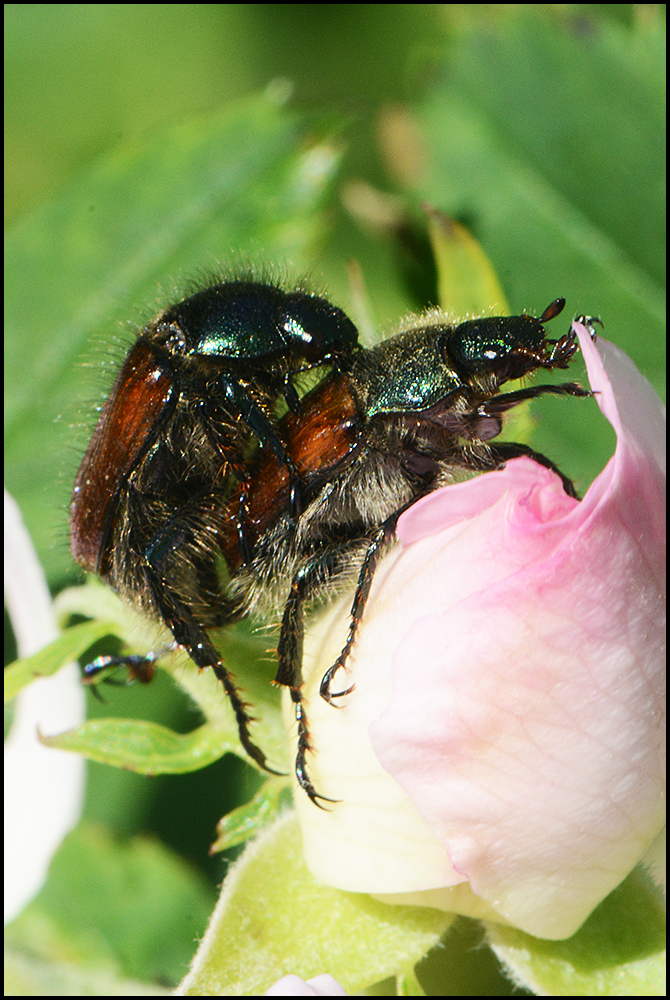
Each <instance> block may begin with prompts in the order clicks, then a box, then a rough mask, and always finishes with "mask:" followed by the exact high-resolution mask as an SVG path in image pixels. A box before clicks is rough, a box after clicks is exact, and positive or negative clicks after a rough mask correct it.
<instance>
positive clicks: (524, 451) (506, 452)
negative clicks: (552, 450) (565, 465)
mask: <svg viewBox="0 0 670 1000" xmlns="http://www.w3.org/2000/svg"><path fill="white" fill-rule="evenodd" d="M490 447H491V454H492V456H493V458H494V460H495V461H497V462H498V468H502V467H503V466H504V465H505V463H506V462H509V460H510V459H512V458H519V456H520V455H525V456H527V458H532V459H533V461H534V462H537V463H538V465H543V466H544V468H545V469H551V471H552V472H555V473H556V475H557V476H558V478H559V479H560V480H561V482H562V483H563V489H564V490H565V492H566V493H567V494H568V496H569V497H573V498H574V499H575V500H579V494H578V493H577V490H576V489H575V484H574V483H573V481H572V480H571V479H570V477H569V476H566V475H565V474H564V473H563V472H561V470H560V469H559V468H558V466H557V465H555V464H554V462H552V461H551V459H550V458H547V457H546V455H543V454H542V452H540V451H534V449H533V448H530V447H529V446H528V445H527V444H516V443H515V442H513V441H501V442H500V443H499V444H495V445H491V446H490Z"/></svg>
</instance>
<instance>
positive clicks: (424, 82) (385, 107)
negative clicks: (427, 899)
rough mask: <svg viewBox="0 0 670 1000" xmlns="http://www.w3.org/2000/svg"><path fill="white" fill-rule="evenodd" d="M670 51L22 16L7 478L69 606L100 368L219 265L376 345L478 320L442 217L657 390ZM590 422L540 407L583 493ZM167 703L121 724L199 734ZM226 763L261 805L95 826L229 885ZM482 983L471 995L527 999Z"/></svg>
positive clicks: (491, 30) (454, 29)
mask: <svg viewBox="0 0 670 1000" xmlns="http://www.w3.org/2000/svg"><path fill="white" fill-rule="evenodd" d="M664 52H665V49H664V5H654V4H645V5H630V4H602V5H599V4H560V5H558V4H557V5H550V4H547V5H540V4H524V5H504V4H491V5H489V4H7V5H5V57H6V67H5V74H6V76H5V83H6V102H5V167H6V202H5V222H6V338H5V413H6V422H5V445H6V483H7V486H8V488H9V489H10V490H11V491H12V493H13V494H14V495H15V497H16V499H17V500H18V501H19V503H20V504H21V507H22V510H23V512H24V516H25V518H26V521H27V524H28V526H29V528H30V530H31V533H32V535H33V538H34V540H35V542H36V545H37V547H38V551H39V553H40V556H41V558H42V559H43V562H44V564H45V566H46V569H47V572H48V576H49V581H50V583H51V585H52V586H53V588H54V590H57V589H59V588H60V587H62V586H63V585H64V584H66V583H71V582H74V581H75V580H77V579H78V578H79V574H78V573H77V570H76V567H75V566H74V564H73V563H72V560H71V557H70V555H69V551H68V545H67V504H68V501H69V492H70V489H71V483H72V479H73V476H74V473H75V471H76V468H77V464H78V461H79V460H80V457H81V455H82V453H83V449H84V448H85V446H86V442H87V438H88V435H89V434H90V429H91V426H92V423H93V422H94V419H95V412H94V409H95V406H97V405H99V402H100V400H101V398H102V394H103V393H104V392H105V391H106V390H107V389H108V387H109V383H110V378H111V377H112V376H110V373H109V368H110V364H111V365H112V366H113V364H114V363H115V362H118V359H119V358H120V357H122V356H123V349H124V346H125V345H127V344H128V343H129V342H130V340H131V339H132V335H133V333H132V331H133V329H135V328H136V327H137V325H138V324H140V323H142V322H143V321H144V320H146V318H147V317H148V316H150V315H151V314H152V312H153V311H155V309H156V308H157V306H158V305H159V304H161V303H163V302H165V299H166V297H167V298H169V296H170V295H171V294H173V293H174V289H175V288H179V287H183V286H184V283H185V282H187V281H188V280H189V279H191V278H193V277H194V276H197V274H198V273H201V272H202V271H203V270H204V271H207V270H210V271H211V270H217V269H219V268H225V267H226V266H231V264H232V266H240V264H243V265H246V264H248V263H251V264H253V265H254V266H257V267H261V268H271V269H273V273H281V274H285V275H287V276H288V277H293V278H294V279H295V278H296V277H300V276H302V275H305V274H306V275H308V276H309V278H310V280H311V282H312V283H313V285H314V286H315V287H316V288H317V289H320V290H323V291H325V292H326V293H327V294H328V295H329V296H330V297H331V298H332V299H333V301H335V302H336V303H337V304H338V305H340V306H341V307H343V308H344V309H345V310H346V311H347V312H349V313H350V314H351V315H352V318H354V319H355V320H356V321H357V322H358V323H359V324H360V325H361V327H362V329H363V330H364V336H365V337H366V339H368V340H370V339H372V338H373V337H375V336H378V335H379V331H387V330H389V329H390V328H392V327H393V325H394V324H395V323H396V322H397V320H398V319H399V318H400V317H401V316H402V315H403V314H404V313H407V312H408V311H409V310H420V309H421V308H423V307H424V306H425V305H428V304H435V303H437V302H438V301H439V300H440V299H441V304H442V305H443V306H445V307H449V306H450V305H454V306H460V303H461V301H462V300H463V299H464V298H465V299H466V300H467V295H464V293H463V290H462V289H460V288H453V289H449V288H447V289H444V288H438V284H437V277H436V269H435V263H434V260H433V257H432V252H431V248H430V244H429V236H428V228H427V222H426V216H425V214H424V210H423V208H422V206H423V205H424V203H428V204H429V205H431V206H433V207H434V208H437V209H439V210H441V211H443V212H445V213H448V214H449V215H451V216H452V217H454V218H456V219H458V220H459V221H460V222H462V223H464V224H465V225H466V226H467V227H468V228H469V229H470V230H471V232H472V233H473V234H474V235H475V237H476V238H477V239H478V240H479V241H480V243H481V245H482V247H483V249H484V251H485V252H486V254H487V255H488V257H489V258H490V260H491V262H492V263H493V266H494V267H495V269H496V270H497V272H498V275H499V277H500V280H501V283H502V286H503V288H504V291H505V295H506V298H507V301H508V303H509V306H510V308H511V310H512V311H513V312H520V311H522V310H524V309H527V310H528V311H531V312H534V313H535V314H536V315H537V314H539V313H540V312H541V311H542V310H543V309H544V308H545V306H546V305H547V304H548V303H549V302H550V301H551V300H553V299H554V298H556V297H557V296H559V295H563V296H565V297H566V299H567V308H566V314H565V317H561V319H560V320H557V321H555V324H554V327H553V328H552V332H553V330H554V329H556V330H557V331H558V333H559V335H560V333H562V332H564V330H565V329H567V324H568V318H567V317H568V313H569V314H574V313H581V312H586V313H590V314H599V315H601V316H602V318H603V320H604V322H605V336H607V337H608V338H610V339H612V340H614V341H615V342H616V343H618V344H619V345H620V346H622V347H623V348H624V349H625V350H626V351H628V353H629V354H630V355H631V356H632V357H633V359H634V360H635V361H636V363H637V364H638V366H639V367H640V369H641V370H642V371H643V373H644V374H645V375H646V376H647V377H648V378H650V379H651V380H652V382H653V383H654V385H655V386H656V387H657V389H659V391H662V385H663V373H664V357H665V332H664V318H665V311H664V310H665V307H664V246H665V232H664V210H665V206H664V165H665V133H664V127H665V125H664V122H665V118H664ZM352 261H354V262H356V265H355V267H353V268H352V266H351V262H352ZM352 276H353V277H352ZM361 276H362V277H361ZM491 304H492V303H487V304H486V306H488V305H491ZM576 376H577V377H580V371H579V365H577V366H576ZM589 405H590V404H588V403H585V404H584V406H583V407H582V405H581V404H576V402H575V401H574V400H555V399H554V400H546V399H545V400H541V401H538V403H537V406H534V407H533V413H534V414H536V415H537V416H538V421H539V425H538V429H537V434H536V435H535V436H534V438H533V444H534V446H535V447H537V448H539V449H540V450H542V451H545V452H546V453H548V454H549V455H551V457H552V458H553V459H555V460H556V461H557V462H558V464H559V465H560V466H561V467H562V468H565V470H566V471H567V472H568V473H569V474H571V475H572V476H574V477H575V478H576V480H577V482H578V485H579V486H580V487H581V489H582V490H583V489H585V488H586V487H587V486H588V483H589V482H590V481H591V480H592V479H593V477H594V476H595V475H597V473H598V471H599V469H600V468H602V466H603V464H604V462H605V461H606V460H607V458H608V456H609V454H610V453H611V446H612V438H611V435H610V434H609V431H608V429H607V427H605V426H604V422H602V421H599V419H598V417H597V411H596V410H595V404H593V406H592V409H585V407H588V406H589ZM585 414H588V416H585ZM587 421H588V422H587ZM585 428H588V430H586V429H585ZM164 687H165V688H169V685H168V684H167V683H165V685H164ZM170 695H171V691H168V692H167V694H165V699H167V702H168V704H169V705H170V707H169V708H166V707H165V701H164V697H163V695H162V694H161V692H160V686H152V688H151V689H149V690H146V691H138V690H133V691H131V692H121V693H120V694H119V695H118V698H120V699H121V702H120V704H119V709H118V711H119V713H120V714H124V715H128V714H134V713H135V712H137V713H138V714H139V715H141V716H143V717H148V716H152V717H155V718H158V719H160V720H162V721H166V719H167V718H169V719H170V721H171V723H172V724H173V725H178V724H179V722H178V721H177V722H175V718H177V719H178V720H179V719H180V720H181V722H182V724H183V725H185V726H186V727H187V728H188V727H189V726H190V725H192V724H193V720H192V719H190V718H189V717H188V713H187V712H186V711H185V710H183V709H176V708H174V706H172V703H171V702H170V701H169V699H170ZM110 702H112V707H114V705H115V700H113V699H112V696H111V695H110ZM180 711H181V713H182V714H181V715H179V712H180ZM230 768H232V770H233V771H234V772H236V775H237V776H239V778H240V781H241V782H242V784H244V781H245V778H244V774H245V773H247V769H246V768H245V766H244V765H243V764H242V763H241V762H239V761H237V760H236V759H233V760H232V761H231V760H229V761H228V763H225V765H224V764H222V766H221V768H218V765H217V766H215V767H213V768H209V769H207V771H206V772H199V773H198V774H196V775H194V776H188V779H187V778H175V779H160V781H159V780H158V779H156V780H155V781H154V782H151V783H150V782H147V781H146V779H143V778H137V777H136V776H133V775H127V774H120V773H116V772H111V769H102V768H100V767H99V766H98V767H96V766H93V767H92V769H91V774H92V781H91V786H90V792H89V800H88V804H87V809H88V815H90V816H94V817H96V818H98V819H101V820H103V821H104V822H105V823H106V824H108V825H109V826H110V827H111V828H113V829H115V830H117V831H119V832H123V833H126V834H129V833H134V832H136V831H137V830H139V829H146V828H152V829H154V830H156V831H158V832H159V835H160V836H161V837H162V838H163V839H164V841H165V842H167V843H169V844H170V845H171V846H172V847H174V848H175V849H176V850H178V851H179V852H180V853H181V854H182V855H185V856H186V857H188V858H189V859H190V860H191V861H192V862H194V863H195V864H196V865H198V867H200V868H202V869H204V870H205V871H207V874H208V875H209V877H210V878H212V879H214V880H215V879H216V877H217V874H220V871H221V868H220V862H219V861H218V860H215V861H214V862H209V861H208V860H207V859H206V856H205V855H206V846H207V843H208V842H209V841H210V840H211V839H212V831H213V825H214V823H215V821H216V819H217V818H218V816H219V815H220V814H221V813H222V812H223V811H224V803H223V802H222V801H221V797H220V790H221V788H223V787H224V786H225V787H228V786H230V785H231V784H233V783H234V781H235V780H236V775H231V773H230ZM103 771H104V776H103V775H102V773H101V772H103ZM96 774H97V775H98V777H97V778H96V777H95V775H96ZM213 788H214V789H216V788H218V789H219V792H218V794H217V793H213V792H212V789H213ZM240 794H243V792H241V793H240ZM174 801H179V802H180V803H182V804H183V808H182V809H181V811H182V819H183V822H182V824H181V825H180V826H179V828H178V829H177V828H175V827H174V825H173V821H174V809H173V808H172V807H171V805H170V803H172V802H174ZM468 947H469V945H468ZM487 974H488V973H487ZM492 982H493V985H490V986H489V987H486V985H485V984H484V982H483V981H482V982H477V983H475V984H473V990H474V991H475V992H480V993H482V994H487V993H489V994H491V995H501V994H503V995H504V993H505V992H506V991H508V992H513V988H512V987H511V986H510V987H509V989H508V987H507V986H506V985H504V984H503V983H502V981H498V980H495V979H494V980H493V981H492ZM456 992H459V993H461V992H464V987H463V986H462V985H461V986H459V988H458V990H457V991H456ZM380 995H381V994H380Z"/></svg>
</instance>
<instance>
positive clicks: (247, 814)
mask: <svg viewBox="0 0 670 1000" xmlns="http://www.w3.org/2000/svg"><path fill="white" fill-rule="evenodd" d="M286 787H287V782H286V781H278V780H277V779H276V778H268V780H267V781H264V782H263V784H262V785H261V787H260V788H259V789H258V791H257V792H256V794H255V795H254V797H253V799H251V801H250V802H247V803H246V804H245V805H243V806H239V807H238V808H237V809H233V810H232V812H229V813H228V814H227V815H226V816H224V817H223V819H221V820H220V821H219V823H218V825H217V828H216V840H215V841H214V843H213V844H212V846H211V847H210V849H209V852H210V854H216V853H218V852H219V851H227V850H229V849H230V848H231V847H237V845H238V844H243V843H244V841H245V840H249V838H250V837H253V836H255V835H256V834H258V833H260V831H261V830H262V829H263V827H265V826H267V825H268V823H269V822H270V821H271V820H272V819H274V818H275V816H276V815H277V813H278V811H279V800H280V797H281V794H282V792H283V791H284V789H285V788H286Z"/></svg>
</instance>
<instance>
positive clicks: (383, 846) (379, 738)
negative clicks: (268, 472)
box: [296, 323, 665, 938]
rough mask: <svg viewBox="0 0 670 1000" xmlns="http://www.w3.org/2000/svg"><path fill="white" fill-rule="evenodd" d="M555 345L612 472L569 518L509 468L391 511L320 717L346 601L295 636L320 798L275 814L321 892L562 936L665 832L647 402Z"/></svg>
mask: <svg viewBox="0 0 670 1000" xmlns="http://www.w3.org/2000/svg"><path fill="white" fill-rule="evenodd" d="M575 329H576V331H577V333H578V334H579V339H580V344H581V347H582V352H583V355H584V358H585V360H586V364H587V367H588V372H589V378H590V381H591V386H592V388H593V389H594V390H596V392H597V394H598V395H597V396H596V399H597V401H598V404H599V406H600V409H601V410H602V412H603V414H604V415H605V416H606V417H607V419H608V420H609V421H610V423H611V424H612V426H613V427H614V429H615V431H616V433H617V447H616V451H615V454H614V456H613V457H612V459H611V460H610V462H609V463H608V465H607V467H606V468H605V469H604V470H603V472H602V473H601V474H600V476H599V477H598V478H597V479H596V481H595V482H594V483H593V484H592V486H591V487H590V489H589V490H588V493H587V494H586V496H585V497H584V499H583V500H582V501H581V502H580V501H577V500H574V499H572V498H571V497H569V496H567V494H566V493H565V492H564V490H563V487H562V484H561V481H560V479H559V478H558V477H557V476H556V475H554V474H553V473H552V472H551V471H549V470H547V469H545V468H544V467H542V466H540V465H538V464H536V463H535V462H533V461H531V460H530V459H527V458H519V459H515V460H513V461H510V462H509V463H508V464H507V466H506V467H505V468H504V469H502V470H500V471H498V472H492V473H488V474H486V475H482V476H479V477H477V478H475V479H472V480H470V481H468V482H465V483H460V484H457V485H453V486H448V487H446V488H445V489H442V490H440V491H437V492H435V493H433V494H431V495H430V496H428V497H426V498H424V499H423V500H421V501H419V502H418V503H417V504H415V505H414V506H413V507H412V508H410V510H408V511H407V513H405V514H404V515H403V517H402V518H401V519H400V522H399V525H398V538H399V540H400V543H401V544H400V545H398V546H396V548H395V549H394V550H393V551H392V552H391V553H390V555H389V557H388V558H387V559H386V560H385V561H384V563H383V564H382V565H381V567H380V569H379V571H378V572H377V574H376V575H375V579H374V584H373V590H372V594H371V597H370V600H369V602H368V605H367V607H366V609H365V615H364V619H363V624H362V626H361V628H360V630H359V632H358V635H357V640H356V644H355V647H354V650H353V652H352V655H351V657H350V659H349V661H348V664H347V666H348V668H349V669H348V672H347V673H346V674H345V673H344V672H340V673H339V674H338V675H337V676H336V678H335V681H334V683H333V684H332V686H331V690H332V691H334V692H336V691H338V690H344V689H346V688H348V687H349V686H350V685H351V684H354V685H355V690H354V691H353V692H352V693H351V694H349V695H347V696H346V697H344V698H342V699H339V701H338V702H337V704H339V705H341V706H342V707H341V708H340V709H339V710H337V709H335V708H334V707H333V706H331V705H328V704H326V703H325V702H324V701H323V699H321V698H320V697H319V696H318V685H319V681H320V679H321V676H322V674H323V673H324V672H325V670H326V669H327V667H328V666H329V665H330V663H333V662H334V661H335V660H336V658H337V655H338V653H339V650H340V648H341V645H342V635H343V633H342V617H343V615H346V610H347V606H346V603H345V605H344V606H340V607H339V608H338V609H336V611H335V612H331V613H330V614H329V615H328V616H327V617H326V618H325V619H324V620H322V621H321V622H319V623H315V624H314V626H313V628H312V629H311V632H312V633H313V636H312V641H311V645H309V646H308V647H307V652H308V654H309V655H310V656H311V657H313V658H314V660H315V663H314V666H313V674H312V675H311V676H310V679H309V681H308V684H307V694H308V698H309V703H308V708H307V713H308V718H309V719H310V724H311V730H312V737H313V744H314V748H315V753H314V754H313V755H310V774H311V777H312V779H313V781H314V785H315V787H316V788H317V789H318V790H319V792H320V793H322V794H323V795H327V796H329V797H331V798H333V799H335V800H339V801H338V802H336V803H334V804H332V805H329V804H328V803H325V804H326V805H327V806H328V810H329V811H325V810H320V809H316V808H314V805H313V804H312V803H310V802H309V801H308V800H307V798H306V796H304V795H299V796H298V797H297V800H296V801H297V805H298V809H299V811H300V815H301V821H302V826H303V835H304V842H305V855H306V859H307V863H308V864H309V866H310V868H311V870H312V871H313V872H314V874H315V875H316V876H317V877H318V878H320V879H321V880H322V881H324V882H327V883H329V884H331V885H335V886H338V887H340V888H342V889H347V890H351V891H358V892H368V893H374V894H377V895H381V896H382V897H386V898H389V899H390V900H392V901H393V902H402V901H406V902H408V903H413V904H421V903H422V902H423V903H424V904H425V905H432V906H438V907H441V908H443V909H445V910H452V911H454V912H460V913H465V914H469V915H474V916H484V917H487V918H489V919H493V920H497V921H499V922H503V923H505V922H506V923H511V924H513V925H515V926H517V927H520V928H521V929H523V930H525V931H527V932H528V933H531V934H534V935H536V936H539V937H547V938H564V937H569V936H570V935H572V934H573V933H574V932H575V931H576V930H577V929H578V928H579V927H580V925H581V924H582V923H583V921H584V920H585V919H586V918H587V917H588V916H589V914H590V913H591V911H592V910H593V909H594V908H595V907H596V906H597V905H598V903H600V902H601V900H603V899H604V898H605V897H606V896H607V895H608V894H609V893H610V892H611V891H612V890H613V889H614V888H615V887H616V886H617V885H618V884H619V883H620V882H621V881H622V880H623V879H624V878H625V877H626V876H627V875H628V873H629V872H630V871H631V870H632V869H633V868H634V867H635V865H636V864H637V863H638V862H639V861H640V859H641V858H643V856H644V855H645V852H646V851H647V850H648V849H649V847H650V845H651V844H652V842H653V841H654V839H655V838H656V836H657V835H658V833H659V832H660V830H661V829H662V827H663V825H664V822H665V813H664V801H663V789H664V779H665V760H664V749H665V737H664V677H665V659H664V636H665V573H664V556H665V519H664V457H665V439H664V424H663V420H662V406H661V404H660V401H659V400H658V397H657V396H656V395H655V393H654V392H653V390H652V388H651V386H650V385H649V384H648V383H647V382H646V381H645V380H644V379H643V378H642V376H641V375H640V374H639V372H637V370H636V368H635V367H634V365H633V364H632V362H631V361H630V359H629V358H628V357H627V356H626V355H625V354H624V353H623V352H622V351H620V350H618V348H616V347H614V346H613V345H612V344H610V343H608V342H607V341H604V340H602V339H599V340H598V344H597V347H596V344H595V343H593V342H592V340H591V337H590V336H589V332H588V331H587V329H586V328H585V327H584V326H583V325H582V324H579V323H575ZM589 419H590V418H589ZM584 434H588V426H587V425H586V418H585V426H584ZM417 894H418V895H417Z"/></svg>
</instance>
